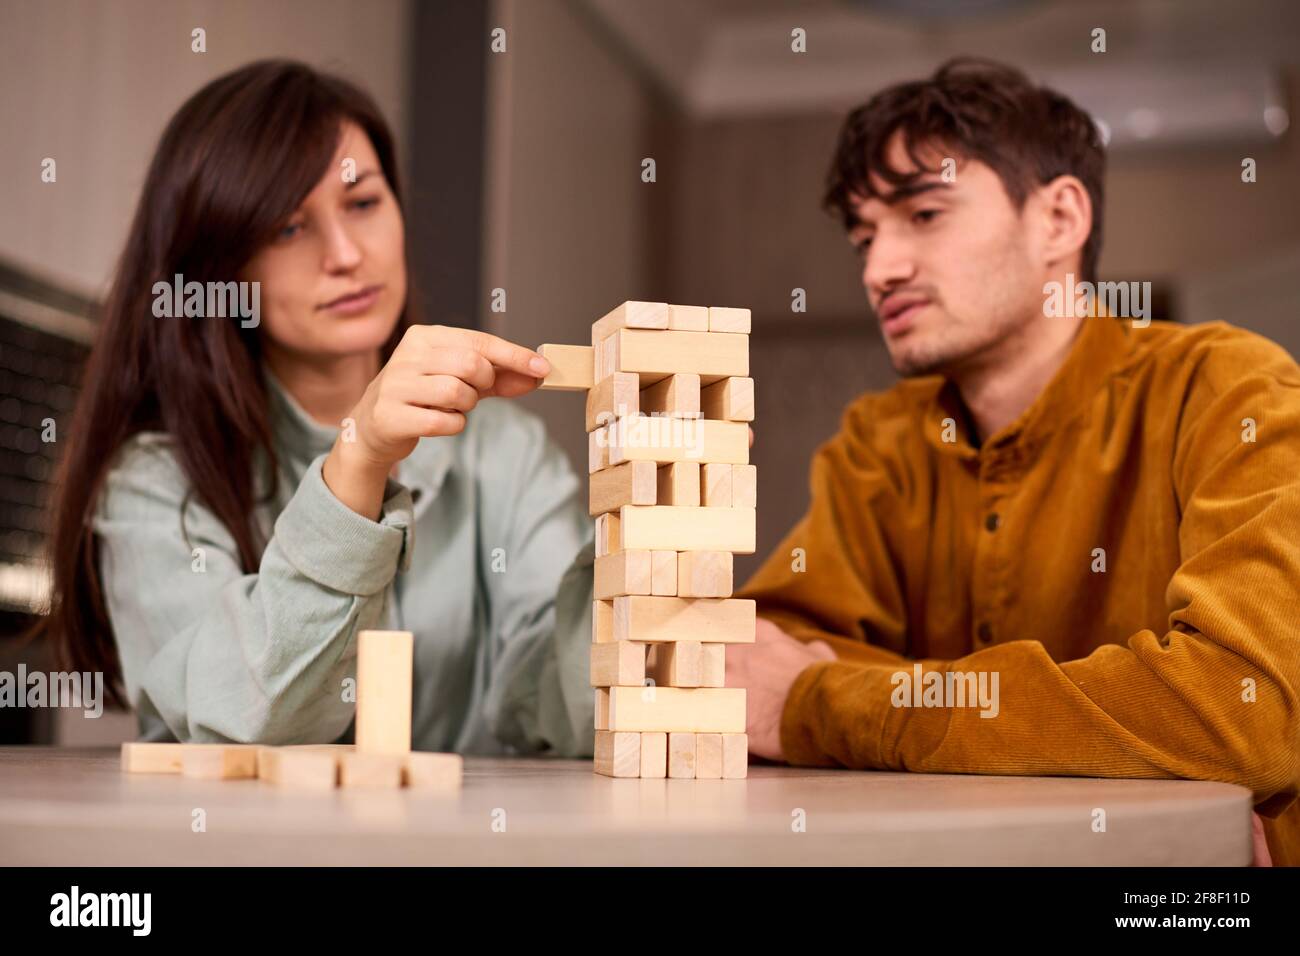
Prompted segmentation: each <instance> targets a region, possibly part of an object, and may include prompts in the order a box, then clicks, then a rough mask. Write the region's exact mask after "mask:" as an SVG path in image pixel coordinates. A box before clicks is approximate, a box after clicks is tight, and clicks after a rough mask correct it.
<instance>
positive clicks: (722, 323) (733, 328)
mask: <svg viewBox="0 0 1300 956" xmlns="http://www.w3.org/2000/svg"><path fill="white" fill-rule="evenodd" d="M749 329H750V316H749V309H733V308H730V307H727V306H718V305H711V306H709V331H710V332H737V333H740V334H741V335H748V334H749Z"/></svg>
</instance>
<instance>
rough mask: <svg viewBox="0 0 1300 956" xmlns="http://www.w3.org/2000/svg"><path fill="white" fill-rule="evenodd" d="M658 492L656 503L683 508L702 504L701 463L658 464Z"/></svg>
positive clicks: (676, 462)
mask: <svg viewBox="0 0 1300 956" xmlns="http://www.w3.org/2000/svg"><path fill="white" fill-rule="evenodd" d="M657 468H658V471H657V478H658V493H657V497H656V499H655V504H659V505H676V506H678V507H681V508H698V507H699V506H700V463H699V462H698V461H674V462H672V463H671V464H667V465H659V466H657Z"/></svg>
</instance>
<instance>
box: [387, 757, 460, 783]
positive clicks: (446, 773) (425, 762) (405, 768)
mask: <svg viewBox="0 0 1300 956" xmlns="http://www.w3.org/2000/svg"><path fill="white" fill-rule="evenodd" d="M464 777H465V759H464V758H463V757H462V756H461V755H460V754H442V753H432V752H430V751H427V750H412V751H411V752H410V753H409V754H407V755H406V759H404V760H403V761H402V786H404V787H410V788H411V789H412V790H455V789H458V788H459V787H460V785H461V783H462V781H463V780H464Z"/></svg>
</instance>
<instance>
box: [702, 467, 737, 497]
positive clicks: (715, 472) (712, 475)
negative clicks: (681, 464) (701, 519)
mask: <svg viewBox="0 0 1300 956" xmlns="http://www.w3.org/2000/svg"><path fill="white" fill-rule="evenodd" d="M732 467H733V466H731V465H723V464H719V463H717V462H709V463H707V464H704V465H701V466H700V504H702V505H704V507H706V508H730V507H731V469H732Z"/></svg>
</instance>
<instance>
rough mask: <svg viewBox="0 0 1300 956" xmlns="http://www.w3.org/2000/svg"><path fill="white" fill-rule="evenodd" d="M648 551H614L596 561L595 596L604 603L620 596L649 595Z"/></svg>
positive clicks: (650, 566)
mask: <svg viewBox="0 0 1300 956" xmlns="http://www.w3.org/2000/svg"><path fill="white" fill-rule="evenodd" d="M652 567H653V565H652V563H651V560H650V552H649V551H631V550H627V551H614V552H612V553H610V554H603V555H601V556H600V557H598V558H597V559H596V569H595V585H594V587H595V596H596V598H597V599H598V600H601V601H604V600H606V599H608V598H613V597H617V596H618V595H621V594H649V593H650V573H651V570H652Z"/></svg>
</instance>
